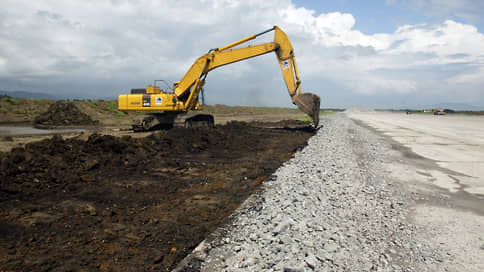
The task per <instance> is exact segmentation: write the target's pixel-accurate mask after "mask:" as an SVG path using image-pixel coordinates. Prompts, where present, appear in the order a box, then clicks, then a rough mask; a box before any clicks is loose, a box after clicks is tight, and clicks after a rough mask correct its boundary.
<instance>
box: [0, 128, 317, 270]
mask: <svg viewBox="0 0 484 272" xmlns="http://www.w3.org/2000/svg"><path fill="white" fill-rule="evenodd" d="M310 136H312V133H310V132H308V131H307V128H306V127H304V126H303V127H301V128H300V129H269V128H261V127H254V126H252V125H250V124H247V123H242V122H231V123H228V124H226V125H224V126H217V127H215V128H214V129H205V128H193V129H172V130H168V131H160V132H156V133H153V134H151V135H150V136H147V137H145V138H132V137H130V136H124V137H121V138H119V137H113V136H103V135H98V134H93V135H87V134H84V135H81V136H79V137H76V138H70V139H63V138H62V137H60V136H54V137H53V138H51V139H47V140H43V141H39V142H35V143H30V144H27V145H26V146H25V147H24V148H15V149H13V150H12V151H11V152H9V153H3V154H2V153H0V180H1V183H0V248H2V250H0V270H1V271H4V270H5V271H10V270H13V271H52V270H55V271H58V270H59V271H71V270H72V271H78V270H85V271H99V270H101V271H144V270H150V271H151V270H153V271H167V270H169V269H170V268H173V267H174V265H176V263H177V262H179V261H180V260H181V259H182V258H183V257H184V256H186V254H187V253H189V252H190V251H191V250H192V249H193V248H194V247H195V246H196V245H197V244H198V243H199V242H200V241H201V240H203V239H204V238H205V237H206V235H208V234H209V233H210V232H211V231H212V230H214V229H215V228H216V227H217V226H218V225H220V224H221V223H222V222H224V220H225V219H226V218H227V216H228V215H230V214H231V213H232V212H233V210H234V209H235V208H236V207H237V206H238V205H239V204H240V203H241V202H242V201H243V200H244V199H245V198H246V197H247V196H248V195H250V194H251V193H252V192H254V190H256V188H257V186H258V185H259V184H260V183H261V182H263V181H264V180H265V179H267V178H268V177H269V176H270V175H271V174H272V173H273V172H274V170H275V169H276V168H278V167H279V165H280V164H281V163H282V162H284V161H286V160H287V159H289V158H290V157H291V156H292V154H293V153H294V152H295V151H296V150H297V149H299V148H301V147H303V146H304V145H305V143H306V141H307V139H308V138H309V137H310Z"/></svg>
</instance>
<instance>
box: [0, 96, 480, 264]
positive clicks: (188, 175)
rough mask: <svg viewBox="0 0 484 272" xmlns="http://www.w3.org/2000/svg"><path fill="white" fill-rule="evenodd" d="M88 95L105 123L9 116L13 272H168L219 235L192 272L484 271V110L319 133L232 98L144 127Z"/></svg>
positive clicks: (387, 118)
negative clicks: (52, 125) (192, 125)
mask: <svg viewBox="0 0 484 272" xmlns="http://www.w3.org/2000/svg"><path fill="white" fill-rule="evenodd" d="M9 103H10V102H9ZM15 103H16V102H15ZM103 103H104V102H103ZM11 104H12V103H11ZM101 104H102V103H101ZM12 105H15V104H14V103H13V104H12ZM32 105H33V104H32V103H29V106H32ZM103 105H104V104H103ZM77 106H78V107H79V109H80V111H82V112H84V113H87V114H88V115H90V116H91V117H93V119H94V120H99V121H100V122H99V124H97V125H93V126H81V127H79V126H71V127H68V128H67V129H68V131H58V130H54V131H51V133H52V134H48V135H46V134H38V133H24V134H22V133H15V130H16V129H15V127H16V128H17V132H18V131H19V130H21V129H24V128H25V127H28V126H30V125H31V121H33V116H24V117H19V116H17V117H18V118H17V117H15V118H17V119H15V120H12V119H11V118H9V116H7V117H5V118H4V117H2V120H3V123H4V125H5V124H7V125H8V126H10V127H14V128H13V129H9V130H8V131H10V132H9V133H10V134H9V133H3V134H2V135H0V152H1V153H0V180H1V186H0V203H1V205H0V271H168V270H170V269H173V268H174V267H176V266H177V264H179V262H180V261H181V260H183V259H184V258H186V256H187V254H189V253H190V252H192V250H193V249H194V248H196V247H197V246H198V245H200V242H202V241H206V240H204V239H206V238H207V237H210V235H215V236H216V238H215V240H212V241H218V242H217V243H212V242H210V240H209V242H207V243H205V245H207V244H208V245H209V246H208V248H207V247H205V248H206V249H207V251H206V252H205V251H204V252H205V253H204V254H205V257H204V258H205V259H203V260H202V259H199V261H197V262H188V263H189V265H188V266H187V267H189V268H194V269H195V270H189V271H199V270H200V268H202V270H203V268H205V271H213V269H212V270H210V268H211V267H212V268H213V267H222V268H223V269H222V270H225V271H248V269H250V268H254V269H256V270H253V271H258V270H257V269H258V268H261V269H262V270H268V271H281V269H282V270H284V269H286V268H287V269H289V270H288V271H312V270H315V271H320V270H321V271H324V270H327V271H341V270H347V271H362V270H375V271H377V270H381V271H482V269H484V267H483V266H482V261H480V260H482V258H484V232H483V228H482V226H483V225H484V219H483V218H484V216H483V214H484V211H483V210H482V207H483V203H484V202H483V196H484V193H483V189H482V188H483V180H484V179H483V172H482V167H481V166H482V163H483V158H482V154H483V152H482V151H483V146H484V145H483V142H482V139H483V129H482V126H481V125H480V124H482V122H483V120H482V116H464V115H446V116H431V115H424V114H414V115H413V114H411V115H407V114H405V113H385V112H364V111H361V110H357V111H351V110H349V111H347V112H346V114H336V115H332V116H331V117H329V118H322V124H323V125H324V126H323V127H322V128H320V129H319V130H318V131H317V134H315V132H314V131H312V130H311V129H309V128H308V126H307V125H308V123H305V122H303V121H297V119H302V117H303V115H302V114H300V113H298V112H297V111H292V110H291V111H284V110H276V111H272V110H267V109H263V110H261V109H256V110H253V111H252V110H249V111H247V109H245V111H244V110H240V109H237V110H234V109H233V108H230V107H228V108H227V107H220V106H219V107H214V108H213V109H212V112H213V113H214V114H215V118H216V123H217V126H216V127H215V128H214V129H201V128H198V129H173V130H168V131H160V132H154V133H153V132H146V133H133V132H131V131H130V130H129V123H130V122H129V118H128V117H130V116H125V117H123V118H121V117H119V116H116V115H113V114H112V113H106V112H104V113H100V111H99V110H93V109H94V108H93V107H92V106H91V105H90V104H80V105H77ZM233 121H236V122H233ZM239 121H245V122H243V123H242V122H239ZM22 122H23V123H22ZM63 129H66V128H63ZM78 129H81V130H82V131H83V132H80V131H79V130H78ZM21 134H22V135H21ZM314 135H315V136H314ZM308 139H309V145H308V146H307V147H306V148H305V146H306V145H307V144H308ZM301 149H302V150H303V151H302V152H299V153H297V151H298V150H301ZM295 153H297V154H299V155H297V154H296V156H295V155H294V154H295ZM291 158H293V159H291ZM284 162H288V163H284ZM281 165H285V166H286V167H280V166H281ZM277 169H280V172H279V174H275V175H274V172H275V171H278V170H277ZM276 173H277V172H276ZM278 176H279V177H278ZM261 184H262V186H261ZM276 184H282V185H281V186H283V187H282V188H286V187H285V186H286V185H287V186H288V187H287V188H286V189H285V191H284V190H283V191H278V189H277V188H278V186H279V185H277V186H276ZM368 186H369V187H368ZM370 187H371V188H370ZM288 188H290V189H288ZM311 188H319V189H318V190H320V191H314V190H313V189H311ZM313 191H314V192H313ZM255 193H256V194H255ZM269 197H272V198H273V199H272V200H271V199H269ZM247 198H249V199H251V198H252V200H253V201H254V202H256V203H260V205H259V204H257V205H255V206H254V205H248V206H244V204H242V206H240V205H241V203H245V202H244V201H245V200H246V199H247ZM284 199H285V200H284ZM270 201H275V202H277V203H278V204H277V207H275V206H274V205H273V204H270V203H272V202H270ZM348 201H349V202H348ZM348 203H352V204H348ZM301 205H302V206H301ZM301 207H304V208H301ZM293 209H296V210H293ZM279 210H280V211H279ZM234 211H236V212H235V214H234V213H233V212H234ZM259 213H260V214H261V215H263V216H265V215H268V216H269V217H268V218H266V219H264V220H262V221H260V220H257V219H256V217H254V215H257V214H259ZM231 215H232V216H231ZM238 215H240V216H238ZM295 216H297V217H295ZM320 217H321V218H322V219H321V220H320ZM244 218H245V219H244ZM257 218H259V217H257ZM270 218H272V219H270ZM369 218H371V220H370V219H369ZM276 219H278V220H279V221H278V220H276ZM316 219H317V220H316ZM230 220H234V221H233V222H231V221H230ZM245 220H247V221H248V222H249V223H248V222H246V221H245ZM313 221H314V222H313ZM282 223H285V224H282ZM232 230H236V231H234V232H233V233H232ZM264 231H267V233H265V232H264ZM231 233H232V234H231ZM306 233H308V236H307V237H305V238H303V239H299V238H298V239H297V241H296V238H297V237H298V236H300V235H302V234H306ZM291 241H292V242H291ZM281 242H282V243H281ZM273 243H275V244H273ZM220 245H223V246H220ZM261 245H264V246H266V247H267V250H264V247H262V246H261ZM225 249H227V250H225ZM370 249H371V250H370ZM231 254H233V255H231ZM252 255H254V256H252ZM189 256H190V255H189ZM291 256H293V257H294V258H292V257H291ZM221 257H223V259H220V258H221ZM185 260H187V259H185ZM188 260H190V259H188ZM191 260H193V259H191ZM210 260H213V261H214V262H211V263H209V261H210ZM215 260H217V262H215ZM200 262H202V264H200ZM192 264H195V266H192ZM197 265H198V266H197ZM268 267H270V268H268ZM266 268H267V269H266ZM279 268H281V269H279ZM278 269H279V270H278ZM290 269H293V270H290ZM259 270H260V269H259Z"/></svg>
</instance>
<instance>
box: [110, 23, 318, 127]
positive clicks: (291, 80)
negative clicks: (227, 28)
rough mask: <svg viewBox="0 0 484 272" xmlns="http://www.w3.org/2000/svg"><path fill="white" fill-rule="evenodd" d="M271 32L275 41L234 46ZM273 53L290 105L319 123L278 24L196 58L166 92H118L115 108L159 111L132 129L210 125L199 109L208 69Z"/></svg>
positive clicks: (154, 89) (315, 101)
mask: <svg viewBox="0 0 484 272" xmlns="http://www.w3.org/2000/svg"><path fill="white" fill-rule="evenodd" d="M270 31H274V41H273V42H269V43H264V44H259V45H252V46H247V47H242V48H235V49H232V48H233V47H235V46H237V45H240V44H242V43H245V42H247V41H250V40H253V39H255V38H256V37H258V36H260V35H263V34H265V33H268V32H270ZM270 52H275V53H276V56H277V59H278V61H279V65H280V68H281V71H282V75H283V77H284V81H285V83H286V86H287V89H288V91H289V95H290V97H291V99H292V102H293V104H295V105H297V106H298V108H299V109H300V110H301V111H302V112H304V113H306V114H307V115H309V116H310V117H311V118H312V120H313V121H314V125H315V126H317V125H318V122H319V106H320V98H319V96H317V95H315V94H312V93H302V91H301V81H300V79H299V73H298V70H297V66H296V59H295V57H294V50H293V48H292V45H291V42H290V41H289V37H288V36H287V35H286V34H285V33H284V32H283V31H282V30H281V29H280V28H279V27H277V26H274V27H273V28H271V29H268V30H266V31H263V32H261V33H259V34H255V35H250V36H248V37H246V38H244V39H241V40H239V41H236V42H234V43H231V44H229V45H226V46H223V47H219V48H214V49H210V50H209V51H208V53H207V54H205V55H203V56H201V57H199V58H198V59H197V60H196V61H195V63H194V64H193V65H192V66H191V67H190V69H189V70H188V71H187V72H186V74H185V75H184V76H183V78H182V79H181V80H180V81H177V82H175V84H174V86H173V92H171V93H168V92H166V91H163V90H161V89H160V87H159V86H155V85H156V84H155V85H149V86H147V87H146V89H132V90H131V93H130V94H123V95H120V96H119V98H118V108H119V110H123V111H129V110H134V111H158V112H154V113H149V114H146V115H144V116H142V117H140V118H138V119H137V120H135V123H134V124H133V129H134V130H135V131H145V130H150V129H152V128H154V127H156V126H159V125H163V126H176V127H178V126H181V127H191V126H213V123H214V120H213V116H212V115H210V114H204V113H199V112H190V113H189V111H193V110H199V109H200V108H199V102H198V101H199V94H200V91H201V90H202V87H203V85H204V84H205V79H206V77H207V74H208V72H209V71H211V70H213V69H215V68H218V67H220V66H223V65H227V64H230V63H234V62H238V61H241V60H245V59H249V58H252V57H256V56H259V55H263V54H267V53H270Z"/></svg>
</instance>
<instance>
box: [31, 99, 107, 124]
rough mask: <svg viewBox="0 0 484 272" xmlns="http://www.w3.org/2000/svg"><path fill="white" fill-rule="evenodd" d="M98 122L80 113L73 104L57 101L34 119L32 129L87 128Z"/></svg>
mask: <svg viewBox="0 0 484 272" xmlns="http://www.w3.org/2000/svg"><path fill="white" fill-rule="evenodd" d="M98 123H99V121H97V120H92V118H91V117H90V116H89V115H87V114H85V113H83V112H81V111H80V110H79V109H78V108H77V106H76V105H75V104H74V103H73V102H69V101H57V102H55V103H54V104H52V105H50V107H49V108H48V109H47V111H46V112H44V113H41V114H40V115H39V116H37V117H35V119H34V127H37V128H53V127H58V126H89V125H97V124H98Z"/></svg>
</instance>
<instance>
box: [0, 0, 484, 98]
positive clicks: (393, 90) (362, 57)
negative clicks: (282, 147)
mask: <svg viewBox="0 0 484 272" xmlns="http://www.w3.org/2000/svg"><path fill="white" fill-rule="evenodd" d="M393 2H395V3H397V2H398V0H394V1H393ZM427 2H428V1H427ZM445 3H451V2H450V1H445ZM449 5H450V4H449ZM355 24H356V20H355V18H354V16H353V15H351V14H348V13H340V12H332V13H323V14H317V13H316V12H315V11H313V10H310V9H306V8H304V7H296V6H295V5H294V4H292V3H291V1H290V0H281V1H278V0H268V1H256V0H250V1H249V0H245V1H243V0H241V1H237V0H213V1H211V0H203V1H189V0H186V1H177V0H170V1H149V0H139V1H127V0H125V1H123V0H119V1H115V0H112V1H74V0H71V1H53V0H45V1H33V2H32V1H18V0H16V1H11V0H4V1H3V3H2V6H1V7H0V89H7V88H27V87H28V88H31V89H41V90H42V88H43V89H44V90H45V89H47V88H48V89H52V90H56V91H59V92H60V91H62V90H65V89H76V88H75V86H72V85H73V82H74V84H77V85H78V87H77V91H80V90H82V91H83V92H84V91H86V90H85V88H86V86H87V85H89V88H90V93H89V90H87V91H86V93H87V94H89V95H99V90H96V86H97V85H99V86H102V88H106V86H107V87H108V89H107V90H103V91H105V92H106V94H105V95H115V94H117V92H119V89H121V88H123V89H125V90H128V89H130V88H132V87H140V86H142V85H143V84H147V83H150V82H152V80H154V79H160V78H162V79H168V80H179V79H180V78H181V77H182V76H183V74H184V72H185V71H186V70H187V69H188V68H189V67H190V66H191V64H192V63H193V61H195V60H196V59H197V58H198V57H199V56H200V55H202V54H204V53H205V52H207V51H208V49H210V48H213V47H219V46H222V45H225V44H228V43H231V42H233V41H235V40H238V39H240V38H242V37H245V36H248V35H250V34H253V33H257V32H259V31H262V30H265V29H267V28H269V27H271V26H272V25H279V26H280V27H281V28H282V29H283V30H284V31H285V32H286V33H287V34H288V35H289V37H290V38H291V41H292V43H293V46H294V48H295V54H296V57H297V61H298V66H299V69H300V73H301V79H302V81H303V90H306V89H311V90H315V89H316V90H317V89H318V88H319V92H317V93H318V94H319V95H320V96H322V97H323V101H324V97H325V96H327V95H328V94H327V92H328V91H329V90H325V89H324V86H325V85H326V84H331V85H332V86H339V87H340V89H341V90H344V91H339V94H338V95H340V97H339V98H335V100H334V101H328V102H329V103H335V104H338V103H339V104H343V103H344V101H346V100H347V99H346V98H345V97H351V98H354V99H356V98H355V97H358V95H359V94H361V95H363V96H375V95H388V96H391V95H392V94H395V95H412V96H416V95H418V96H419V97H422V96H426V95H428V96H433V95H434V94H435V93H440V94H443V97H445V98H446V99H448V98H449V97H450V98H452V97H453V96H455V99H461V98H462V97H465V99H467V101H464V102H468V101H476V99H477V100H478V101H480V102H479V103H482V104H484V100H483V99H484V98H482V97H483V95H482V92H481V90H482V89H483V87H484V82H483V80H482V78H483V70H484V68H483V59H484V57H483V55H482V51H481V50H482V48H484V35H483V34H482V33H480V32H478V30H477V28H476V27H474V26H472V25H470V24H464V23H459V22H456V21H453V20H444V21H442V23H438V24H419V25H404V26H400V27H399V28H398V29H397V30H396V31H395V32H394V33H378V34H372V35H367V34H365V33H362V32H361V31H359V30H358V29H355ZM270 39H272V36H271V35H269V36H267V37H266V38H262V39H259V38H258V39H257V40H256V41H255V42H251V43H252V44H254V43H258V42H261V41H270ZM219 71H220V72H214V73H213V75H210V76H209V79H208V82H207V84H208V86H209V87H210V90H209V92H208V93H207V96H208V98H211V99H212V101H213V102H217V103H229V104H237V103H239V102H238V101H250V99H249V98H247V97H249V96H253V94H254V93H255V90H256V87H260V88H261V89H264V91H263V92H262V91H261V93H260V94H258V96H257V99H258V100H260V101H267V103H268V105H273V106H277V105H281V103H283V106H286V105H288V104H289V99H287V97H286V96H283V95H282V93H283V92H281V90H280V89H283V88H285V87H284V83H283V81H282V77H281V76H280V74H279V71H278V68H277V64H276V62H275V59H274V58H273V57H270V58H266V57H263V58H257V59H254V60H251V61H247V62H244V63H242V64H237V65H233V66H226V67H224V68H220V69H219ZM274 79H276V80H279V82H278V83H277V82H274ZM12 82H15V84H14V85H12V86H20V87H12V86H10V85H8V84H11V83H12ZM26 82H28V84H27V83H26ZM45 82H51V83H50V84H48V86H47V87H45V86H44V85H42V84H45ZM52 82H55V84H56V85H54V84H53V83H52ZM254 82H255V83H254ZM129 84H131V85H129ZM278 84H279V85H278ZM248 86H250V89H251V93H252V94H246V92H247V87H248ZM429 86H431V87H432V88H429ZM457 86H458V88H459V90H461V92H465V93H466V94H467V95H459V96H457V95H455V94H454V91H453V90H454V89H455V88H454V87H457ZM267 88H272V89H271V90H267ZM227 89H231V90H232V91H229V92H228V91H227ZM436 89H438V90H436ZM279 96H281V97H282V98H279ZM328 96H330V95H328ZM274 97H277V99H274ZM337 99H339V100H337ZM479 99H480V100H479ZM209 102H210V100H209ZM261 103H262V102H261ZM284 103H286V104H284ZM336 106H337V105H336Z"/></svg>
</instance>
